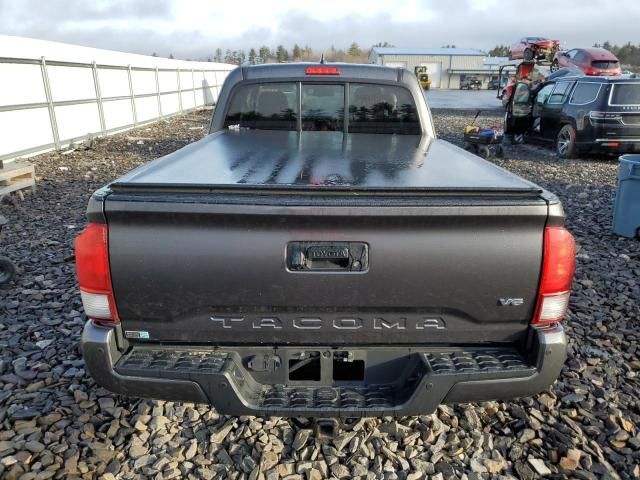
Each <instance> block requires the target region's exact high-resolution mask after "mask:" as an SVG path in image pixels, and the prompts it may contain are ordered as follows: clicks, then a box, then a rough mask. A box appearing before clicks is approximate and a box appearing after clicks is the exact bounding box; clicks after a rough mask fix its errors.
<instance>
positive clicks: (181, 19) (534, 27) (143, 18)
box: [0, 0, 640, 59]
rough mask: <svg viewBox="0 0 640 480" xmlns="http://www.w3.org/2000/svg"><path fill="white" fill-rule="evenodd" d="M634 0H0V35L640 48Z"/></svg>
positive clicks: (157, 46)
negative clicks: (535, 39) (524, 40)
mask: <svg viewBox="0 0 640 480" xmlns="http://www.w3.org/2000/svg"><path fill="white" fill-rule="evenodd" d="M639 23H640V0H615V1H614V0H366V1H348V0H340V1H338V0H321V1H308V0H307V1H300V0H296V1H293V0H281V1H276V0H271V1H266V0H260V1H251V2H248V1H245V2H243V1H219V0H0V33H2V34H7V35H19V36H26V37H32V38H39V39H43V40H55V41H61V42H68V43H75V44H80V45H84V46H89V47H97V48H108V49H114V50H122V51H127V52H133V53H142V54H147V55H148V54H151V53H152V52H157V54H158V55H160V56H168V55H169V53H173V55H174V56H175V57H176V58H191V59H197V58H206V57H207V56H212V55H213V52H214V51H215V49H216V48H218V47H219V48H222V49H223V51H224V50H226V49H227V48H230V49H232V50H233V49H239V48H244V49H249V48H250V47H256V48H257V47H259V46H260V45H263V44H266V45H268V46H270V47H275V46H277V45H279V44H282V45H284V46H285V47H287V48H288V49H290V48H291V47H292V46H293V44H294V43H298V44H300V45H301V46H304V45H309V46H311V47H313V48H314V49H317V50H322V49H328V48H330V47H331V45H335V46H336V47H337V48H345V47H348V45H349V44H350V43H351V42H353V41H355V42H358V44H359V45H360V46H361V47H363V48H367V47H370V46H371V45H372V44H374V43H377V42H385V41H386V42H389V43H391V44H393V45H396V46H399V47H425V48H426V47H441V46H442V45H447V44H454V45H456V46H458V47H471V48H480V49H483V50H489V49H491V48H492V47H494V46H495V45H496V44H511V43H513V42H514V41H515V40H517V39H518V38H520V37H522V36H547V37H553V38H557V39H560V40H562V41H563V45H564V46H565V47H569V48H571V47H578V46H591V45H592V44H593V43H594V42H596V41H598V42H603V41H605V40H609V41H611V42H613V43H618V44H620V43H626V42H627V41H631V42H632V43H634V44H638V43H640V28H639V27H638V24H639Z"/></svg>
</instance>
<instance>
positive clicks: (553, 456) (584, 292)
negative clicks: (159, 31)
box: [0, 110, 640, 480]
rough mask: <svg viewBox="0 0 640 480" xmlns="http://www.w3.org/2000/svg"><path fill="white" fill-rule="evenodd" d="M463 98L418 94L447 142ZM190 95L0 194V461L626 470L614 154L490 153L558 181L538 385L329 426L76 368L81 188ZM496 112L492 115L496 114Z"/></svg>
mask: <svg viewBox="0 0 640 480" xmlns="http://www.w3.org/2000/svg"><path fill="white" fill-rule="evenodd" d="M472 113H473V112H469V111H460V110H458V111H445V110H439V111H434V114H435V120H436V123H437V125H438V130H439V133H440V135H441V136H442V137H444V138H446V139H448V140H451V141H453V142H455V143H460V132H461V131H462V128H463V126H464V125H465V124H466V123H468V122H469V120H470V116H471V115H472ZM208 117H209V112H198V113H193V114H189V115H187V116H183V117H180V118H175V119H173V120H170V121H167V122H159V123H156V124H154V125H152V126H149V127H143V128H140V129H138V130H134V131H129V132H126V133H123V134H120V135H117V136H112V137H109V138H104V139H100V140H97V141H96V142H94V143H93V144H92V145H83V146H79V147H78V148H77V149H76V150H75V151H72V152H70V153H66V154H58V153H51V154H45V155H40V156H38V157H35V158H33V159H32V161H33V162H34V163H35V164H36V172H37V175H38V177H39V181H38V191H37V193H36V194H35V195H27V196H26V199H25V200H24V201H19V200H15V199H9V201H7V199H5V202H4V203H3V204H2V205H0V214H2V215H4V216H6V217H7V218H8V219H9V220H10V224H9V225H8V226H7V227H5V231H4V233H5V237H4V239H2V240H0V246H1V250H0V251H1V252H2V253H3V254H6V255H8V256H10V257H11V258H12V259H13V260H14V261H15V263H16V264H17V266H18V268H19V275H18V276H17V277H16V279H15V281H14V282H13V283H11V284H9V285H5V286H4V287H2V288H0V348H1V351H0V358H1V360H0V422H1V423H0V478H6V479H18V478H19V479H25V480H27V479H34V478H35V479H46V478H57V479H60V478H65V479H74V478H103V479H106V480H109V479H114V478H122V479H134V478H155V479H168V478H203V479H211V478H234V479H235V478H237V479H270V480H271V479H274V480H275V479H277V478H286V479H288V480H296V479H300V480H308V479H314V480H315V479H320V478H326V477H332V478H338V479H343V478H358V477H360V478H371V479H373V478H385V479H410V480H416V479H422V478H432V479H448V478H463V479H464V478H468V479H479V478H482V479H485V478H521V479H534V478H540V477H549V478H580V479H591V478H625V479H629V478H638V477H639V476H640V466H639V465H640V433H639V430H638V426H639V425H640V380H639V379H638V371H639V370H640V358H639V354H640V347H639V345H638V337H639V336H640V328H639V327H640V308H639V304H640V282H639V281H638V277H640V253H639V251H640V248H639V245H640V244H639V242H638V241H637V240H628V239H621V238H618V237H616V236H615V235H613V234H612V233H611V204H612V196H613V192H614V185H615V177H616V164H615V162H613V161H611V160H598V159H583V160H576V161H569V162H561V161H557V160H556V159H555V157H554V156H553V154H552V153H551V152H550V151H549V150H545V149H544V148H540V147H534V146H529V145H522V146H510V147H507V149H506V158H505V159H504V160H500V161H499V162H498V163H499V164H501V165H502V166H504V167H506V168H507V169H509V170H512V171H514V172H516V173H518V174H520V175H522V176H524V177H526V178H529V179H531V180H533V181H535V182H537V183H539V184H541V185H543V186H545V187H547V188H548V189H550V190H551V191H553V192H555V193H557V194H558V195H559V196H560V197H561V199H562V202H563V204H564V206H565V208H566V211H567V213H568V226H569V228H570V229H571V230H572V231H573V232H574V234H575V235H576V238H577V241H578V244H579V253H578V267H577V273H576V282H575V285H574V295H573V297H572V300H571V308H570V314H569V318H568V320H567V322H566V323H565V325H566V326H567V330H568V333H569V338H570V347H569V359H568V361H567V363H566V366H565V368H564V370H563V372H562V375H561V377H560V379H559V380H558V381H557V382H556V384H555V385H554V386H553V387H551V388H550V389H549V390H548V391H547V392H544V393H542V394H540V395H538V396H536V397H533V398H525V399H522V400H517V401H512V402H486V403H482V404H465V405H456V406H442V407H440V408H439V409H438V411H437V412H436V413H435V414H434V415H428V416H422V417H405V418H400V419H392V418H385V419H366V420H360V421H358V422H356V423H354V424H352V425H349V426H348V427H345V428H344V430H343V431H342V432H341V433H340V435H339V436H338V438H336V439H335V440H333V441H329V442H324V443H321V442H318V441H316V440H315V438H314V436H313V433H312V431H311V430H310V427H311V425H310V424H309V423H308V421H306V420H304V419H282V418H264V419H263V418H256V417H224V416H220V415H218V414H217V413H216V412H215V411H213V410H212V409H210V408H209V407H207V406H200V405H191V404H178V403H168V402H158V401H147V400H138V399H128V398H122V397H116V396H113V395H111V394H110V393H108V392H106V391H105V390H103V389H101V388H99V387H97V386H96V385H95V384H94V382H93V381H92V380H91V379H90V378H89V377H88V376H87V374H86V372H85V370H84V364H83V361H82V358H81V357H80V355H79V354H78V350H77V343H78V340H79V337H80V332H81V329H82V325H83V322H84V321H85V317H84V314H83V311H82V305H81V302H80V298H79V296H78V294H77V290H76V289H77V287H76V282H75V278H74V273H73V248H72V245H73V239H74V237H75V236H76V235H77V234H78V232H79V231H80V230H81V228H82V227H83V225H84V224H85V218H84V210H85V207H86V203H87V199H88V197H89V195H90V193H91V192H92V191H93V190H95V189H96V188H98V187H100V186H102V185H103V184H104V183H106V182H107V181H109V180H110V179H113V178H115V177H117V176H119V175H120V174H122V173H124V172H126V171H128V170H130V169H131V168H133V167H134V166H137V165H139V164H140V163H142V162H144V161H147V160H149V159H151V158H154V157H156V156H159V155H161V154H166V153H169V152H171V151H173V150H175V149H177V148H180V147H182V146H183V145H185V144H186V143H188V142H190V141H193V140H195V139H197V138H199V137H201V136H202V135H203V134H204V133H205V125H206V122H207V120H208ZM496 118H497V117H496Z"/></svg>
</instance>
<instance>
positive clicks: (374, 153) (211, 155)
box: [111, 130, 542, 195]
mask: <svg viewBox="0 0 640 480" xmlns="http://www.w3.org/2000/svg"><path fill="white" fill-rule="evenodd" d="M454 149H455V147H454V146H452V145H451V144H449V143H448V142H445V141H442V140H437V139H432V138H430V137H428V136H417V135H376V134H343V133H342V132H302V133H298V132H290V131H264V130H240V131H235V130H225V131H221V132H217V133H214V134H211V135H208V136H207V137H205V138H203V139H202V140H200V141H198V142H195V143H193V144H191V145H189V146H187V147H185V148H182V149H180V150H178V151H176V152H174V153H172V154H170V155H167V156H165V157H162V158H160V159H158V160H156V161H154V162H150V163H148V164H146V165H143V166H141V167H139V168H138V169H136V170H134V171H132V172H130V173H129V174H127V175H125V176H123V177H121V178H119V179H118V180H116V181H115V182H114V183H112V185H111V188H113V189H114V190H115V191H122V190H129V189H136V188H139V187H178V188H187V189H193V188H202V187H206V188H211V189H234V190H235V189H239V190H247V189H249V190H250V189H256V188H259V189H277V190H282V189H296V188H304V189H306V190H308V189H314V190H316V189H323V190H349V191H354V190H366V191H367V192H368V193H371V192H372V191H378V192H381V191H382V192H383V191H394V190H396V191H397V190H400V191H414V192H419V191H449V190H454V191H474V192H476V191H480V192H483V191H491V192H513V193H519V194H528V195H537V194H539V193H541V192H542V189H541V188H540V187H538V186H537V185H535V184H533V183H531V182H528V181H526V180H524V179H522V178H520V177H518V176H516V175H513V174H512V173H510V172H508V171H506V170H504V169H502V168H500V167H497V166H495V165H493V164H490V163H488V162H485V161H483V160H481V159H480V158H478V157H476V156H475V155H472V154H470V153H466V152H461V151H460V150H459V149H456V150H455V151H453V150H454Z"/></svg>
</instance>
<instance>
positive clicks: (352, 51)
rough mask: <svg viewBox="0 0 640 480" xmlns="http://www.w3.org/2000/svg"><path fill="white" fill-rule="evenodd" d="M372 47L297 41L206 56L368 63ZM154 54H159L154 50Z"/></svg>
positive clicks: (237, 61)
mask: <svg viewBox="0 0 640 480" xmlns="http://www.w3.org/2000/svg"><path fill="white" fill-rule="evenodd" d="M373 47H393V45H391V44H390V43H388V42H379V43H377V44H375V45H373V46H372V48H373ZM370 52H371V48H361V47H360V45H358V43H357V42H352V43H351V45H349V47H348V48H336V47H335V46H334V45H332V46H331V48H330V49H329V50H326V51H324V50H316V49H313V48H311V47H310V46H309V45H305V46H300V45H298V44H297V43H296V44H294V45H293V47H292V48H291V49H287V48H286V47H285V46H284V45H278V46H277V47H275V48H272V47H269V46H268V45H262V46H261V47H258V48H250V49H249V50H245V49H237V50H232V49H230V48H228V49H226V50H224V51H223V50H222V49H221V48H216V49H215V51H214V52H213V54H212V55H210V56H208V57H206V60H207V61H208V62H219V63H231V64H234V65H241V64H243V63H245V62H248V63H250V64H259V63H277V62H280V63H282V62H300V61H303V62H304V61H308V62H317V61H319V60H320V58H321V57H322V56H323V55H324V59H325V61H327V62H348V63H367V62H368V59H369V53H370ZM153 56H154V57H156V56H158V55H157V54H156V52H153ZM169 58H174V57H173V54H169Z"/></svg>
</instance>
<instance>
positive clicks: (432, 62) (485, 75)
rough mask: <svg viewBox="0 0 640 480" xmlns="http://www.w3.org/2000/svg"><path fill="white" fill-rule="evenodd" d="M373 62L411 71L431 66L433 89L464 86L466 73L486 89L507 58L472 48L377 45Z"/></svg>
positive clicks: (370, 58)
mask: <svg viewBox="0 0 640 480" xmlns="http://www.w3.org/2000/svg"><path fill="white" fill-rule="evenodd" d="M369 63H375V64H378V65H388V66H391V67H403V68H406V69H408V70H409V71H411V72H414V71H415V68H416V67H418V66H425V67H427V71H428V73H429V77H430V78H431V88H453V89H457V88H460V81H461V80H463V79H464V78H465V76H468V75H469V76H471V75H473V76H475V77H477V78H479V79H480V80H481V81H482V86H483V87H485V88H486V86H487V83H488V82H489V80H492V79H497V78H498V69H499V67H500V65H502V64H504V63H508V58H506V57H488V56H487V54H486V53H485V52H483V51H481V50H476V49H472V48H395V47H373V48H372V49H371V53H370V54H369Z"/></svg>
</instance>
